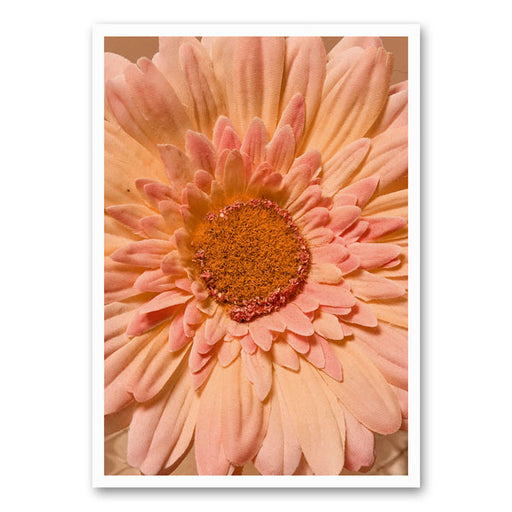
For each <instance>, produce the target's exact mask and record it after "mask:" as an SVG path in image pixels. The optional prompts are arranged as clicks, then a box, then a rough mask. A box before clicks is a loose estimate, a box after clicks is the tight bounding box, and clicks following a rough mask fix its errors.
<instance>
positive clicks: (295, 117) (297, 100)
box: [276, 94, 306, 147]
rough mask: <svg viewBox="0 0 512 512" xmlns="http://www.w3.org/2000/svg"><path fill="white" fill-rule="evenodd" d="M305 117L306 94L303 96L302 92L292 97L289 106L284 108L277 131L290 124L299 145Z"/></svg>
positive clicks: (296, 143)
mask: <svg viewBox="0 0 512 512" xmlns="http://www.w3.org/2000/svg"><path fill="white" fill-rule="evenodd" d="M305 118H306V104H305V101H304V96H302V94H296V95H295V96H293V98H291V100H290V102H289V103H288V105H287V107H286V108H285V109H284V112H283V113H282V115H281V119H280V120H279V124H278V126H277V130H276V131H277V132H278V131H279V129H280V128H282V127H283V126H286V125H289V126H290V127H291V129H292V130H293V136H294V139H295V145H296V146H297V147H298V146H299V144H300V141H301V138H302V134H303V132H304V122H305Z"/></svg>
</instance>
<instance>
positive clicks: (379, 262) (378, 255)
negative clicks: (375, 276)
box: [348, 242, 401, 270]
mask: <svg viewBox="0 0 512 512" xmlns="http://www.w3.org/2000/svg"><path fill="white" fill-rule="evenodd" d="M348 249H349V251H350V253H351V254H353V255H354V256H357V258H359V263H360V267H361V268H362V269H366V270H372V269H374V268H379V267H382V266H383V265H385V264H386V263H389V262H390V261H391V260H393V259H395V258H396V257H397V256H399V254H400V252H401V249H400V247H399V246H398V245H392V244H382V243H359V242H356V243H354V244H350V245H349V246H348Z"/></svg>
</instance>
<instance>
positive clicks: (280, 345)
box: [272, 341, 299, 371]
mask: <svg viewBox="0 0 512 512" xmlns="http://www.w3.org/2000/svg"><path fill="white" fill-rule="evenodd" d="M272 361H273V362H274V364H278V365H279V366H283V367H284V368H290V370H295V371H297V370H298V369H299V358H298V356H297V354H296V353H295V351H294V350H293V349H292V348H291V347H290V345H288V344H287V343H284V342H282V341H280V342H277V343H273V344H272Z"/></svg>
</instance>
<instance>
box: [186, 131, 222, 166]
mask: <svg viewBox="0 0 512 512" xmlns="http://www.w3.org/2000/svg"><path fill="white" fill-rule="evenodd" d="M185 146H186V148H187V154H188V156H189V158H190V161H191V162H192V166H193V167H194V168H195V169H203V170H205V171H207V172H208V173H210V174H211V175H213V173H214V171H215V166H216V163H217V162H216V156H215V149H214V147H213V145H212V143H211V142H210V141H209V139H208V137H206V136H205V135H204V134H202V133H198V132H193V131H190V130H189V131H188V132H187V135H186V138H185Z"/></svg>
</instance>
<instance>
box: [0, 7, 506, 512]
mask: <svg viewBox="0 0 512 512" xmlns="http://www.w3.org/2000/svg"><path fill="white" fill-rule="evenodd" d="M505 5H506V3H505V2H499V1H492V0H488V1H487V2H485V3H483V4H475V7H471V6H469V2H462V1H461V2H457V1H453V2H447V1H441V2H439V3H436V2H434V1H431V2H423V3H421V4H420V3H415V2H410V1H396V2H393V1H387V2H383V1H382V0H375V1H373V0H365V1H364V2H363V1H361V2H352V3H343V2H341V1H340V0H337V1H333V2H327V1H322V0H314V2H312V6H311V7H307V8H301V7H299V3H298V2H296V1H295V2H290V3H289V4H284V3H283V4H279V3H278V2H276V0H258V1H257V2H254V3H242V2H240V1H237V2H227V1H225V2H214V1H207V2H204V3H201V2H198V1H196V2H189V3H187V2H171V1H170V0H167V1H151V0H144V2H128V1H127V0H123V1H111V2H108V3H106V2H99V1H98V2H96V1H89V2H87V3H86V2H82V3H80V4H78V3H73V2H69V1H62V2H58V1H56V0H54V1H52V0H47V1H45V2H35V1H34V2H18V3H17V4H16V6H15V7H12V6H11V7H10V12H6V11H5V10H4V13H3V16H2V18H3V19H2V21H3V23H2V28H1V30H0V38H1V46H0V49H1V75H0V76H1V80H0V87H1V93H2V94H1V99H2V102H1V104H0V105H1V107H0V129H1V138H0V140H1V146H0V147H1V149H0V159H1V160H0V162H1V182H0V183H1V185H0V186H1V187H2V189H1V190H2V194H1V196H0V208H1V219H2V230H1V239H0V240H1V242H0V255H1V261H0V270H1V278H2V279H1V288H0V289H1V291H2V295H3V301H2V306H1V312H2V314H1V330H0V340H1V352H0V357H1V359H0V361H1V363H0V364H1V366H0V392H1V397H2V402H1V406H2V407H1V411H2V412H1V416H0V430H1V432H0V440H1V445H0V472H1V477H0V486H1V488H2V491H1V492H0V500H1V501H3V502H5V504H7V508H6V509H7V510H9V511H11V510H33V509H34V510H37V509H41V508H42V509H44V510H46V509H47V510H53V511H61V510H66V511H67V510H93V509H94V510H95V511H107V510H108V511H112V510H123V511H132V510H139V509H141V508H143V509H144V510H147V509H153V508H154V509H156V508H159V509H160V508H163V507H165V510H167V509H173V510H176V509H177V508H178V507H184V508H186V509H187V510H191V509H192V510H193V509H194V505H195V506H198V507H199V506H202V507H208V508H210V507H212V508H213V507H217V506H222V507H223V508H226V509H228V510H235V509H241V510H243V511H244V512H245V511H248V510H249V511H251V510H261V509H262V508H268V507H276V508H281V507H283V508H286V509H289V508H291V507H297V508H299V509H300V510H309V509H310V508H312V509H315V510H316V509H318V508H319V507H332V506H335V507H336V510H338V508H339V509H340V510H341V509H345V510H346V509H347V507H350V506H354V508H356V509H357V511H358V512H361V511H366V510H378V511H387V510H393V511H401V510H411V509H414V510H415V511H423V510H426V511H427V510H428V511H431V510H432V509H433V508H434V507H443V509H444V508H446V509H448V508H453V507H469V506H470V505H472V506H474V507H475V508H477V507H478V508H481V507H482V506H485V507H486V508H487V509H490V510H494V509H503V508H505V507H506V505H505V504H506V503H508V506H510V499H509V497H508V493H507V491H508V489H507V486H508V485H510V484H509V477H510V469H509V467H510V463H509V459H510V456H511V449H510V442H509V438H510V436H509V427H510V421H509V418H510V412H509V409H510V402H511V400H510V394H511V390H512V385H511V382H510V374H511V372H510V368H511V359H512V358H511V356H512V349H511V344H512V335H511V330H510V328H509V326H508V320H509V318H510V316H511V314H510V303H511V297H510V296H511V291H512V280H511V276H510V267H511V264H510V260H511V250H510V246H511V244H510V242H509V239H510V232H511V227H510V224H511V220H512V218H511V215H510V204H511V202H512V189H511V186H510V185H511V184H512V179H511V174H512V165H511V157H510V155H511V152H510V145H511V142H510V139H511V135H512V133H511V132H512V126H511V116H512V108H511V107H512V104H511V96H510V95H511V90H512V89H511V73H510V67H511V56H510V49H509V48H510V45H509V36H508V35H507V33H508V32H509V27H508V26H507V22H508V20H509V16H508V13H507V11H506V10H505ZM113 22H125V23H138V22H140V23H142V22H144V23H175V22H187V23H201V22H204V23H206V22H279V23H291V22H296V23H304V22H307V23H372V22H373V23H420V24H421V29H422V34H421V44H422V59H423V60H422V201H423V202H422V213H423V222H422V224H423V236H422V259H423V273H422V287H423V288H422V300H423V309H422V322H423V329H422V344H423V347H422V370H423V375H422V439H423V442H422V487H421V489H408V490H388V489H382V490H367V489H366V490H365V489H355V490H350V489H341V490H338V489H330V490H326V489H317V490H303V489H293V490H271V491H270V490H258V489H254V490H243V489H236V490H204V491H198V490H167V489H146V490H129V489H126V490H123V489H121V490H112V489H107V490H95V489H92V488H91V441H90V432H91V428H90V414H91V411H90V397H91V392H90V389H91V385H90V354H91V351H90V335H91V322H90V313H91V287H90V280H91V276H90V267H91V257H90V251H91V248H90V245H91V242H90V240H91V221H90V219H91V206H90V205H91V202H90V195H91V42H92V35H91V34H92V25H93V24H94V23H113Z"/></svg>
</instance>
